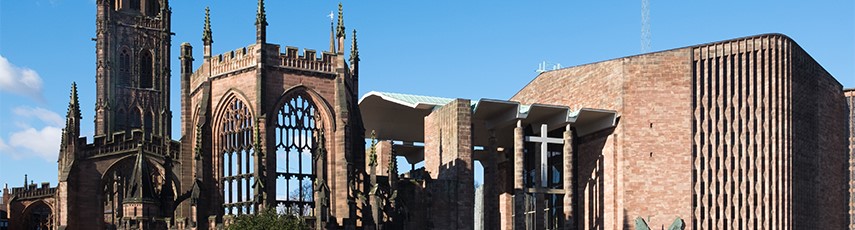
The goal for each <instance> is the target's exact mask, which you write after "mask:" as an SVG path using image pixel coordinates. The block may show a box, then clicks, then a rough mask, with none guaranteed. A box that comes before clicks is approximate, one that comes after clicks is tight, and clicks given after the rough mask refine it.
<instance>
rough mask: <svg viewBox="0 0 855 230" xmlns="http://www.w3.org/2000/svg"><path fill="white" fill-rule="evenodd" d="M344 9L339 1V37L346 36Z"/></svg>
mask: <svg viewBox="0 0 855 230" xmlns="http://www.w3.org/2000/svg"><path fill="white" fill-rule="evenodd" d="M344 33H345V31H344V11H343V10H342V6H341V2H339V3H338V30H337V31H336V36H337V37H342V38H343V37H344Z"/></svg>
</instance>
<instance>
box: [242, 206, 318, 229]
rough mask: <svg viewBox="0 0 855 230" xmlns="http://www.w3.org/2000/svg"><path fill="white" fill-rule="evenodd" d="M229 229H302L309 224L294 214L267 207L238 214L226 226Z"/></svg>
mask: <svg viewBox="0 0 855 230" xmlns="http://www.w3.org/2000/svg"><path fill="white" fill-rule="evenodd" d="M228 229H229V230H238V229H240V230H268V229H269V230H294V229H298V230H302V229H309V225H308V224H306V222H305V221H303V219H302V218H300V217H298V216H294V215H288V214H285V215H281V214H279V213H276V209H275V208H268V209H265V210H264V211H261V212H259V213H255V214H247V215H238V216H236V217H235V219H234V222H232V224H231V225H229V227H228Z"/></svg>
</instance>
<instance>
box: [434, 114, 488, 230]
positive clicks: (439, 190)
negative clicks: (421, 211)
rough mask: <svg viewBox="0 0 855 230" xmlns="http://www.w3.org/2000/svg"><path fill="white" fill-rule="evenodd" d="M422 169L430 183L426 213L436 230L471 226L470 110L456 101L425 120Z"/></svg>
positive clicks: (473, 189)
mask: <svg viewBox="0 0 855 230" xmlns="http://www.w3.org/2000/svg"><path fill="white" fill-rule="evenodd" d="M424 127H425V170H426V171H428V172H429V173H430V176H431V178H433V179H434V180H432V181H431V182H430V183H431V184H429V185H427V186H426V187H427V188H428V189H429V190H430V191H429V192H430V193H431V194H432V195H431V199H432V202H430V203H431V207H429V210H430V211H429V213H430V215H429V216H430V217H429V218H431V221H429V222H431V223H433V224H434V227H435V228H437V229H461V228H464V229H465V228H467V227H466V226H473V221H474V217H473V215H474V213H473V212H472V210H473V208H474V206H473V205H474V199H475V188H474V187H473V186H472V183H473V180H474V178H473V171H472V170H473V163H474V162H473V161H472V131H471V127H472V110H471V108H470V104H469V100H464V99H457V100H454V101H452V102H449V103H448V104H446V105H445V106H443V107H441V108H439V109H437V110H435V111H434V112H432V113H431V114H430V115H428V116H426V117H425V126H424Z"/></svg>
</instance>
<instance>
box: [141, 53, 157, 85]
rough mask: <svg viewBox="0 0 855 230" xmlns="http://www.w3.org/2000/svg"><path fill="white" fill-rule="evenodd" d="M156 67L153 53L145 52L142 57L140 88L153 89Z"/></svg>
mask: <svg viewBox="0 0 855 230" xmlns="http://www.w3.org/2000/svg"><path fill="white" fill-rule="evenodd" d="M152 70H154V66H153V65H152V59H151V52H149V51H143V52H142V55H140V88H146V89H148V88H152V82H153V81H154V71H152Z"/></svg>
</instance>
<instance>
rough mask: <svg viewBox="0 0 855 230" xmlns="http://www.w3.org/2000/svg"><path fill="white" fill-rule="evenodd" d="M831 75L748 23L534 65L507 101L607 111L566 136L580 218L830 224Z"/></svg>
mask: <svg viewBox="0 0 855 230" xmlns="http://www.w3.org/2000/svg"><path fill="white" fill-rule="evenodd" d="M840 88H841V87H840V85H839V83H837V82H836V81H835V80H834V79H833V77H831V76H830V75H828V73H827V72H825V71H824V70H823V69H822V67H821V66H820V65H819V64H817V63H816V62H815V61H814V60H812V59H811V58H810V56H808V55H807V54H806V53H805V52H804V51H802V50H801V48H799V47H798V46H797V45H796V44H795V43H794V42H792V40H790V39H789V38H786V37H784V36H782V35H761V36H755V37H749V38H740V39H736V40H730V41H724V42H718V43H713V44H705V45H700V46H695V47H687V48H680V49H674V50H668V51H663V52H657V53H651V54H644V55H639V56H631V57H626V58H620V59H614V60H609V61H604V62H599V63H593V64H587V65H582V66H577V67H570V68H566V69H561V70H557V71H550V72H546V73H543V74H541V75H540V76H538V77H537V78H536V79H535V80H533V81H532V82H531V83H529V84H528V85H527V86H526V87H525V88H523V89H522V90H520V92H519V93H517V94H516V95H515V96H514V97H513V98H512V100H516V101H520V102H521V103H523V104H531V103H546V104H559V105H565V106H569V107H571V108H579V107H591V108H603V109H613V110H616V111H617V112H618V114H619V115H620V119H619V122H618V126H617V127H616V128H615V129H614V130H610V131H604V132H601V133H597V134H592V135H589V136H585V137H580V138H579V141H578V143H577V145H578V149H579V150H578V152H579V155H578V156H577V158H578V159H577V167H578V170H577V171H576V172H575V173H577V175H578V177H576V178H577V180H576V183H577V187H576V189H577V192H576V194H578V195H576V199H577V200H579V201H580V202H579V203H578V205H577V207H576V209H577V210H579V212H578V213H579V214H578V215H579V221H578V225H579V227H580V228H588V227H591V226H593V227H595V228H606V229H610V228H619V227H618V226H622V227H625V228H628V227H631V226H632V223H633V221H632V220H633V219H634V218H636V217H644V218H645V219H646V221H648V223H649V224H650V226H652V227H660V226H668V225H670V224H671V222H672V221H673V220H674V217H675V216H677V217H680V218H682V219H683V220H684V221H685V223H686V225H687V226H688V227H689V228H696V229H706V228H718V229H726V228H737V227H742V228H748V229H751V228H761V227H769V226H783V227H785V228H790V227H796V228H798V227H802V228H815V227H820V228H822V227H826V228H831V229H837V228H840V227H841V226H842V225H841V223H844V222H845V220H843V219H842V218H843V217H842V216H844V215H843V214H842V213H844V212H845V211H842V210H843V207H842V206H843V205H842V204H845V203H847V202H845V201H844V200H845V197H846V196H843V195H841V191H844V192H845V188H843V187H842V186H841V184H844V185H845V183H844V182H842V181H844V180H845V178H846V177H845V165H844V164H843V163H841V162H847V161H846V160H845V158H844V155H845V154H842V153H843V151H844V150H843V149H844V147H843V146H845V144H844V142H843V139H842V138H841V137H842V136H843V135H844V133H845V132H844V131H843V130H844V129H843V128H841V127H845V126H844V125H843V123H842V122H839V121H843V120H844V119H845V118H843V117H842V115H841V114H844V112H845V110H844V109H846V108H845V107H844V106H842V105H844V102H843V97H842V92H841V89H840ZM598 189H599V190H598ZM820 191H823V192H822V193H821V192H820ZM824 192H828V193H827V194H828V195H821V194H825V193H824ZM822 207H829V208H827V209H825V208H822ZM790 214H792V215H790ZM648 217H651V218H650V219H652V220H650V219H648ZM755 225H756V227H755Z"/></svg>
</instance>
